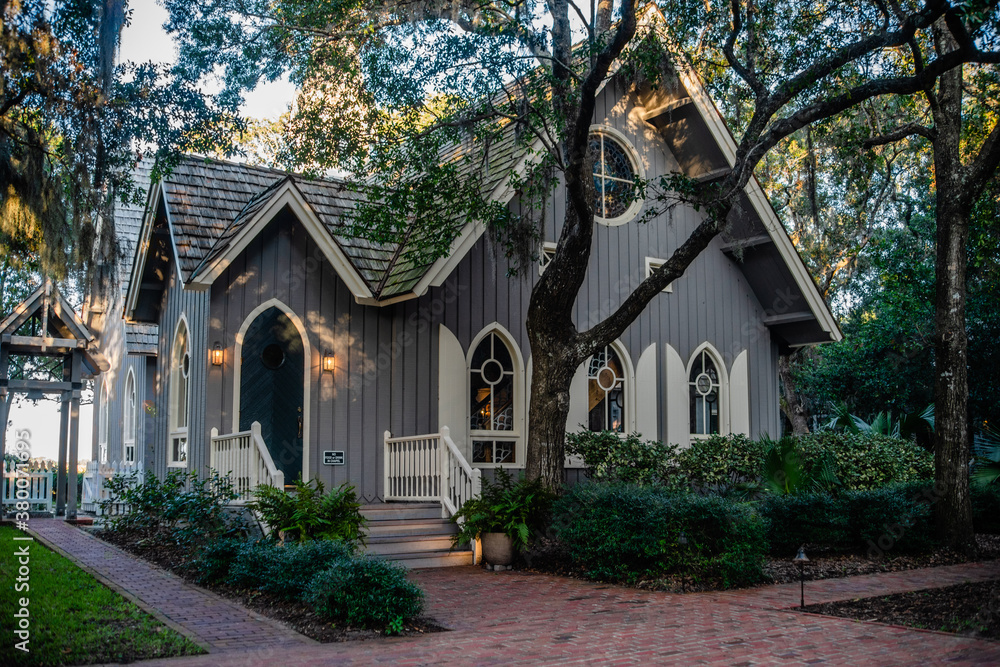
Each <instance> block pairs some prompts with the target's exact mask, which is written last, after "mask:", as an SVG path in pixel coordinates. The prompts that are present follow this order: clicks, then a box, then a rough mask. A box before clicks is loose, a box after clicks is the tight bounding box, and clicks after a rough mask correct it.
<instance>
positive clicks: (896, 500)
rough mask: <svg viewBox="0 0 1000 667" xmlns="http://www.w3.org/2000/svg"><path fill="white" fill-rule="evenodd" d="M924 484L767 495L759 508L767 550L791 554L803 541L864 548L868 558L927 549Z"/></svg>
mask: <svg viewBox="0 0 1000 667" xmlns="http://www.w3.org/2000/svg"><path fill="white" fill-rule="evenodd" d="M924 488H925V487H924V485H905V486H895V487H887V488H882V489H874V490H871V491H849V492H847V493H844V494H841V495H840V496H836V497H835V496H831V495H830V494H826V493H800V494H795V495H786V496H778V495H773V496H767V497H766V498H764V499H763V500H761V501H760V502H759V506H760V512H761V514H763V515H764V516H765V517H766V518H767V520H768V524H769V528H768V542H769V544H770V549H771V553H772V554H773V555H775V556H785V555H793V554H794V553H795V550H796V549H797V548H798V547H799V546H800V545H802V544H811V545H822V546H826V547H830V548H832V549H835V550H840V551H852V552H856V551H866V552H867V553H868V554H869V555H871V556H881V555H883V554H886V553H888V552H890V551H891V552H895V553H917V552H922V551H927V550H929V549H932V548H933V547H934V545H935V540H934V527H933V524H932V521H931V508H930V503H929V499H928V497H927V496H926V495H925V493H924Z"/></svg>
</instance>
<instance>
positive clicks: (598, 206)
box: [590, 132, 636, 221]
mask: <svg viewBox="0 0 1000 667" xmlns="http://www.w3.org/2000/svg"><path fill="white" fill-rule="evenodd" d="M590 151H591V153H592V154H593V156H594V190H595V192H596V194H595V200H594V215H596V216H597V217H598V218H601V219H602V220H605V221H607V220H614V219H615V218H620V217H622V216H623V215H625V213H626V212H627V211H628V210H629V208H630V207H631V206H632V202H634V201H635V174H636V169H635V165H634V164H633V162H632V158H631V157H629V152H628V150H627V149H626V148H625V147H624V146H622V145H621V144H619V143H618V142H617V141H616V140H615V139H612V138H611V137H610V136H608V135H607V134H604V133H603V132H594V133H593V134H591V135H590Z"/></svg>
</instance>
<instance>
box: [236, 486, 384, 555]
mask: <svg viewBox="0 0 1000 667" xmlns="http://www.w3.org/2000/svg"><path fill="white" fill-rule="evenodd" d="M249 507H250V508H251V509H253V510H254V511H256V512H257V513H258V514H260V516H261V519H262V520H263V521H264V523H265V524H266V525H267V527H268V529H269V530H270V531H271V534H272V535H273V536H275V537H278V536H279V535H280V534H282V533H283V534H284V539H286V540H293V541H298V542H306V541H308V540H315V539H325V540H347V541H350V542H362V541H363V540H364V532H363V529H364V527H365V524H366V522H365V518H364V517H363V516H362V515H361V503H359V502H358V496H357V493H356V492H355V490H354V487H353V486H350V485H349V484H342V485H341V486H340V487H338V488H336V489H331V490H330V492H329V493H326V490H325V487H324V486H323V482H321V481H319V480H316V479H314V480H311V481H309V482H303V481H302V480H297V481H296V482H295V490H294V491H293V492H291V493H289V492H288V491H285V490H284V489H278V488H275V487H273V486H259V487H257V490H256V492H255V498H254V500H253V502H251V503H249Z"/></svg>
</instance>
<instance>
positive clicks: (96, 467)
mask: <svg viewBox="0 0 1000 667" xmlns="http://www.w3.org/2000/svg"><path fill="white" fill-rule="evenodd" d="M133 473H134V474H135V475H136V483H137V484H142V482H143V474H144V473H143V469H142V466H140V465H139V464H137V463H119V462H115V461H112V462H111V463H98V462H97V461H88V462H87V467H86V469H84V471H83V488H82V489H81V493H80V509H81V510H83V511H84V512H93V513H94V514H98V515H100V514H103V510H102V509H101V502H102V501H107V500H110V498H111V494H110V493H109V492H108V489H107V486H106V484H107V481H108V480H109V479H111V478H112V477H114V476H115V475H131V474H133ZM111 511H112V513H113V514H120V513H122V512H125V511H126V507H125V505H124V504H122V503H116V504H115V505H114V507H112V508H111Z"/></svg>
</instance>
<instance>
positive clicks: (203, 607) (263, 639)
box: [30, 519, 316, 653]
mask: <svg viewBox="0 0 1000 667" xmlns="http://www.w3.org/2000/svg"><path fill="white" fill-rule="evenodd" d="M30 531H31V532H32V533H33V534H34V535H35V537H36V538H38V539H40V541H42V542H43V543H45V544H47V545H48V546H50V547H53V548H55V549H56V550H57V551H59V552H61V553H62V554H63V555H64V556H67V557H68V558H70V559H72V560H73V561H75V562H76V563H77V564H79V565H81V566H82V567H83V568H84V569H86V570H87V571H88V572H90V573H91V574H93V575H95V576H97V578H98V579H100V580H101V581H102V582H103V583H104V584H106V585H108V586H110V587H111V588H114V589H115V590H117V591H118V592H120V593H123V594H125V596H126V597H129V598H131V599H132V600H134V601H135V602H136V603H138V604H139V605H140V606H142V607H144V608H146V609H147V610H149V611H152V610H155V612H154V615H156V616H157V617H158V618H159V619H160V620H161V621H164V622H165V623H167V625H170V626H171V627H172V628H174V629H175V630H178V631H179V632H181V633H183V634H184V635H186V636H188V637H189V638H191V639H192V640H193V641H195V642H197V643H199V644H201V645H202V647H204V648H205V649H207V650H209V651H212V652H213V653H214V652H218V651H230V650H234V649H239V650H245V649H247V648H252V647H280V648H281V649H282V650H287V648H290V647H300V646H307V645H315V644H316V642H315V641H313V640H312V639H309V638H308V637H304V636H302V635H300V634H299V633H297V632H295V631H294V630H292V629H291V628H289V627H287V626H285V625H282V624H281V623H278V622H276V621H274V620H272V619H269V618H266V617H264V616H261V615H259V614H256V613H254V612H252V611H250V610H248V609H246V608H245V607H243V606H241V605H238V604H235V603H233V602H230V601H228V600H225V599H223V598H221V597H219V596H217V595H215V594H214V593H211V592H209V591H206V590H204V589H203V588H199V587H197V586H193V585H191V584H189V583H187V582H186V581H184V580H183V579H181V578H180V577H178V576H176V575H174V574H172V573H170V572H167V571H166V570H163V569H160V568H158V567H156V566H154V565H151V564H149V563H147V562H146V561H144V560H140V559H138V558H135V557H133V556H131V555H129V554H128V553H126V552H124V551H122V550H121V549H118V548H117V547H114V546H112V545H110V544H107V543H106V542H102V541H101V540H99V539H97V538H96V537H94V536H93V535H90V534H89V533H87V532H85V531H83V530H80V529H79V528H75V527H73V526H69V525H67V524H66V523H65V522H64V521H61V520H56V519H33V520H32V521H31V523H30Z"/></svg>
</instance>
